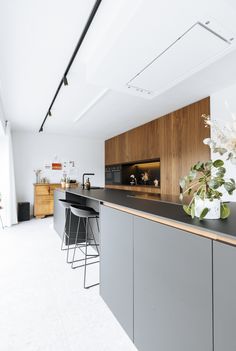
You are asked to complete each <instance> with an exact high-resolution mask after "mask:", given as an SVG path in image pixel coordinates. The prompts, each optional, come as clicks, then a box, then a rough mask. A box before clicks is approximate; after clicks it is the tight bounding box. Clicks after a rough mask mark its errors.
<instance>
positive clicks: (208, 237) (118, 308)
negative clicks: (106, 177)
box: [55, 189, 236, 351]
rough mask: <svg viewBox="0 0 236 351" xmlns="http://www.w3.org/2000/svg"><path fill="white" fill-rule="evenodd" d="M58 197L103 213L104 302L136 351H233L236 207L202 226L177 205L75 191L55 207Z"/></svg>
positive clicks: (106, 192)
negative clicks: (229, 212) (73, 200)
mask: <svg viewBox="0 0 236 351" xmlns="http://www.w3.org/2000/svg"><path fill="white" fill-rule="evenodd" d="M60 196H64V197H65V198H67V199H75V197H76V199H77V201H80V202H81V201H82V202H83V203H84V204H86V205H89V206H91V207H94V208H95V209H96V210H99V212H100V224H101V230H100V244H101V260H100V261H101V263H100V294H101V296H102V298H103V299H104V301H105V302H106V303H107V305H108V306H109V308H110V309H111V311H112V312H113V314H114V315H115V316H116V318H117V319H118V321H119V322H120V324H121V325H122V327H123V328H124V330H125V331H126V332H127V334H128V335H129V337H130V338H131V339H132V340H133V342H134V344H135V345H136V347H137V349H138V350H140V351H149V350H157V351H159V350H161V351H172V350H175V351H189V350H191V351H195V350H196V351H199V350H201V351H210V350H211V351H212V350H214V351H222V350H224V351H233V350H235V347H236V333H235V325H236V304H235V296H236V276H235V273H234V267H235V266H236V226H235V219H236V204H230V208H231V216H230V217H229V218H228V219H227V220H203V221H201V222H200V221H199V220H198V219H191V218H190V217H188V216H187V215H186V214H185V213H184V212H183V209H182V206H181V205H180V204H179V203H178V199H176V197H165V196H162V197H161V198H159V199H158V198H157V201H155V200H154V198H153V199H152V200H150V199H145V198H142V197H141V198H140V197H137V196H134V194H133V193H132V192H127V191H121V190H110V189H96V190H81V189H69V191H66V192H62V191H60V190H57V191H56V192H55V202H56V201H57V199H58V197H60ZM57 206H58V205H57V203H55V209H56V208H57ZM57 220H58V216H57V210H56V212H55V222H57ZM55 228H56V226H55ZM57 231H58V230H57Z"/></svg>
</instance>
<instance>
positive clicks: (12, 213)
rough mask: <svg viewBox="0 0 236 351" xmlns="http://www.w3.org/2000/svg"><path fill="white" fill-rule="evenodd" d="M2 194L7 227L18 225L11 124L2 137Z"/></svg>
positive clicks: (0, 182)
mask: <svg viewBox="0 0 236 351" xmlns="http://www.w3.org/2000/svg"><path fill="white" fill-rule="evenodd" d="M0 193H1V198H2V206H3V211H2V212H3V213H2V219H3V223H4V225H5V226H11V225H13V224H16V223H17V206H16V189H15V175H14V163H13V150H12V138H11V129H10V124H9V122H7V123H6V127H5V134H4V135H2V136H0Z"/></svg>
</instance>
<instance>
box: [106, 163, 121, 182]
mask: <svg viewBox="0 0 236 351" xmlns="http://www.w3.org/2000/svg"><path fill="white" fill-rule="evenodd" d="M105 183H106V184H108V185H109V184H122V166H121V165H117V166H106V167H105Z"/></svg>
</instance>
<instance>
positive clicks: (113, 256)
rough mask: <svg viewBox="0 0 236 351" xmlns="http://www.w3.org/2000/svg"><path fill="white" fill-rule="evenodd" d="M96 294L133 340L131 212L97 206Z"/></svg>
mask: <svg viewBox="0 0 236 351" xmlns="http://www.w3.org/2000/svg"><path fill="white" fill-rule="evenodd" d="M100 223H101V238H100V239H101V262H100V294H101V296H102V298H103V299H104V301H105V302H106V304H107V305H108V306H109V308H110V309H111V311H112V312H113V314H114V315H115V317H116V318H117V320H118V321H119V322H120V324H121V325H122V327H123V328H124V330H125V331H126V333H127V334H128V335H129V337H130V338H131V339H132V340H133V216H132V215H129V214H127V213H124V212H121V211H117V210H115V209H112V208H109V207H105V206H103V205H102V206H101V212H100Z"/></svg>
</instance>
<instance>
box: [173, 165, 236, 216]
mask: <svg viewBox="0 0 236 351" xmlns="http://www.w3.org/2000/svg"><path fill="white" fill-rule="evenodd" d="M225 172H226V169H225V168H224V161H222V160H216V161H212V160H210V161H207V162H198V163H196V164H195V165H193V166H192V167H191V169H190V172H189V174H188V175H186V176H185V177H183V178H181V179H180V183H179V184H180V188H181V194H180V199H181V200H184V196H186V195H188V196H191V200H190V202H189V204H188V205H186V204H184V205H183V209H184V211H185V212H186V213H187V214H188V215H189V216H191V217H192V218H194V217H195V216H196V217H199V219H200V220H202V219H203V218H206V219H218V218H222V219H225V218H227V217H228V216H229V215H230V208H229V207H228V206H227V204H226V203H223V202H222V201H221V197H222V196H223V193H222V192H221V189H222V187H223V188H224V189H225V190H226V192H227V193H228V194H230V195H231V194H232V193H233V192H234V190H235V181H234V179H232V178H230V179H229V180H226V179H225Z"/></svg>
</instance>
